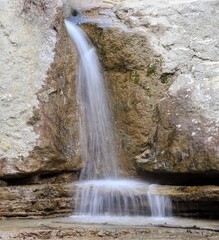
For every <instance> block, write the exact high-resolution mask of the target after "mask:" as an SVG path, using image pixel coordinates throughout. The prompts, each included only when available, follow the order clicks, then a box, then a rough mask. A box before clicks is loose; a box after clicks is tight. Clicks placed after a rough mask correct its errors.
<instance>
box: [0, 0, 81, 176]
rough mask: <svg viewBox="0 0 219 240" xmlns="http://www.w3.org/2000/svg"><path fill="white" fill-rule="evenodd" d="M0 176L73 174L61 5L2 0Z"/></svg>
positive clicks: (71, 104) (67, 49) (71, 65)
mask: <svg viewBox="0 0 219 240" xmlns="http://www.w3.org/2000/svg"><path fill="white" fill-rule="evenodd" d="M1 11H2V12H1V14H0V38H1V43H0V52H1V58H0V64H1V68H0V105H1V107H0V117H1V121H0V129H1V130H0V178H17V177H22V176H26V175H30V174H32V175H34V174H48V173H51V172H60V171H75V170H77V169H78V168H79V164H78V161H77V159H78V157H77V156H78V153H77V149H78V148H77V147H76V146H77V144H78V142H77V120H76V117H75V114H74V111H73V109H75V98H74V90H73V89H74V81H73V80H74V77H75V71H74V69H75V54H74V52H73V51H72V45H71V44H70V41H69V40H68V37H67V34H66V31H65V27H64V21H63V20H64V17H63V9H62V1H61V0H56V1H23V0H19V1H17V0H16V1H9V0H7V1H2V2H1Z"/></svg>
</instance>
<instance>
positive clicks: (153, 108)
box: [0, 0, 219, 179]
mask: <svg viewBox="0 0 219 240" xmlns="http://www.w3.org/2000/svg"><path fill="white" fill-rule="evenodd" d="M26 2H27V3H28V1H26ZM31 2H32V3H34V4H30V5H26V6H24V5H22V4H21V3H22V1H4V3H1V7H2V8H3V9H5V11H6V12H7V13H8V14H3V15H1V16H0V34H1V38H2V39H3V40H2V42H1V44H0V48H1V53H2V57H1V59H0V61H1V65H2V68H1V70H0V71H1V74H0V76H1V82H0V84H1V85H0V94H1V98H0V99H1V110H0V111H1V114H0V116H1V119H2V120H1V123H0V124H1V132H0V134H1V138H0V141H1V144H0V156H1V159H0V177H1V178H2V179H8V178H13V177H16V178H17V177H24V176H27V177H28V176H33V175H34V176H36V177H37V176H38V175H44V174H53V173H59V172H68V171H70V172H71V171H73V172H74V171H75V173H76V172H77V171H78V170H79V169H80V168H81V163H80V153H79V150H78V149H79V142H78V136H77V135H78V133H77V129H78V127H77V105H76V101H75V98H74V79H75V65H76V56H75V53H74V52H75V51H74V50H73V48H72V44H71V43H70V40H69V39H68V37H67V34H66V31H65V28H64V24H63V5H62V2H61V1H59V0H57V1H54V2H49V3H50V4H51V5H46V6H44V7H42V6H40V5H37V2H35V1H29V3H31ZM39 2H40V1H39ZM64 2H65V3H66V2H67V1H64ZM85 2H86V1H80V2H78V1H71V0H69V1H68V4H66V9H67V10H66V15H67V14H69V12H72V10H69V7H68V6H72V8H73V9H74V10H75V9H76V10H77V11H78V12H82V13H83V16H84V17H83V18H81V20H82V22H83V24H82V27H83V28H84V29H85V31H86V32H87V34H88V35H89V36H90V38H91V40H92V41H93V43H94V45H95V46H96V47H97V50H98V53H99V57H100V61H101V63H102V66H103V71H104V73H105V76H106V84H107V86H108V89H109V92H110V96H111V102H112V110H113V113H114V118H115V129H116V132H117V143H116V144H117V146H118V152H119V161H120V166H121V167H120V168H121V172H122V174H123V175H126V176H131V175H136V167H137V170H138V171H139V172H143V174H145V173H149V172H152V173H186V174H187V173H191V174H193V173H197V174H202V173H203V174H211V173H212V174H218V169H219V166H218V164H219V156H218V154H219V153H218V143H219V134H218V124H219V123H218V121H219V115H218V113H219V105H218V94H217V92H218V82H219V80H218V56H219V55H218V27H217V22H218V11H219V10H218V9H219V7H218V3H217V1H215V0H202V1H186V0H181V1H177V2H175V1H170V0H166V1H158V0H157V1H154V2H153V3H151V2H150V1H147V0H145V1H137V0H136V1H134V2H133V1H129V0H125V1H122V0H121V1H107V2H106V1H99V2H98V3H97V2H96V1H89V4H88V5H86V4H85ZM209 16H211V18H209Z"/></svg>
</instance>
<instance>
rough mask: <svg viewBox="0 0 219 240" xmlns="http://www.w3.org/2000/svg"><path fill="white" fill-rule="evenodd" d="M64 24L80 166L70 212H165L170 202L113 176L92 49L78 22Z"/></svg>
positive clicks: (108, 124) (109, 127)
mask: <svg viewBox="0 0 219 240" xmlns="http://www.w3.org/2000/svg"><path fill="white" fill-rule="evenodd" d="M65 24H66V27H67V31H68V33H69V35H70V37H71V39H72V40H73V42H74V43H75V45H76V48H77V50H78V54H79V61H78V70H77V71H78V74H77V101H78V105H79V116H80V147H81V156H82V160H83V164H84V168H83V169H82V171H81V176H80V179H81V180H83V181H81V182H79V183H78V187H77V193H76V207H75V209H76V214H82V215H86V216H89V215H92V216H95V215H106V214H107V215H111V214H113V215H120V216H122V215H150V214H151V215H152V216H156V217H164V216H167V215H168V216H169V215H171V201H170V200H168V198H167V197H165V196H163V197H161V198H160V197H159V196H152V195H151V194H150V192H149V191H148V189H149V184H147V183H143V182H140V181H135V180H125V179H121V178H119V173H118V166H117V156H116V150H115V145H114V142H115V141H114V134H113V124H112V121H111V120H112V116H111V115H110V110H109V103H108V96H107V93H106V89H105V85H104V79H103V76H102V74H101V67H100V64H99V61H98V57H97V54H96V50H95V48H94V46H93V45H92V43H91V42H90V40H89V39H88V37H87V36H86V34H85V33H84V32H83V31H82V30H81V29H80V28H79V27H78V26H76V25H75V24H73V23H72V22H71V21H69V20H66V21H65ZM159 199H160V200H159ZM154 200H155V202H154ZM161 204H162V206H161ZM149 205H150V206H149Z"/></svg>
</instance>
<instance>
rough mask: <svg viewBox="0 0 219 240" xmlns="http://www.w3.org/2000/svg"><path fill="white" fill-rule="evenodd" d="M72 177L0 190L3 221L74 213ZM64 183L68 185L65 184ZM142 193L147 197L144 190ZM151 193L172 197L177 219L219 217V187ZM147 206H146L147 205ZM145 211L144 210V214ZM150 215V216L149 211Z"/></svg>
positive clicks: (173, 188)
mask: <svg viewBox="0 0 219 240" xmlns="http://www.w3.org/2000/svg"><path fill="white" fill-rule="evenodd" d="M70 179H72V178H71V176H68V177H67V178H65V180H64V181H63V178H62V179H60V178H59V179H57V178H56V179H54V182H51V183H49V184H48V181H44V182H47V183H44V182H43V181H41V184H40V185H39V184H32V185H23V186H5V187H0V198H1V202H0V218H11V217H14V218H46V217H57V216H67V215H71V214H72V213H73V212H74V206H75V192H76V185H75V184H73V183H69V182H70ZM64 182H65V183H64ZM138 194H139V192H138ZM140 194H147V191H146V189H142V192H140ZM150 194H155V195H157V194H159V195H164V196H169V197H170V198H171V199H172V203H173V214H174V216H184V217H185V216H186V217H205V218H218V217H219V208H218V206H219V187H217V186H208V187H202V186H200V187H191V186H190V187H185V186H157V185H154V186H151V187H150ZM145 206H147V203H145ZM144 212H145V211H144ZM148 214H150V213H149V212H148Z"/></svg>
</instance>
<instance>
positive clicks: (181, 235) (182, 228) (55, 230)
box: [0, 218, 219, 240]
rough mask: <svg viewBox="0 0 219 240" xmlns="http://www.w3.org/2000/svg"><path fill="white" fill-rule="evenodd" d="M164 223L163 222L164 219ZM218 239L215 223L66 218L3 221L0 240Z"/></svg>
mask: <svg viewBox="0 0 219 240" xmlns="http://www.w3.org/2000/svg"><path fill="white" fill-rule="evenodd" d="M163 221H164V220H163ZM218 237H219V232H218V224H217V222H216V221H211V222H209V221H200V220H199V221H197V220H196V221H192V220H191V219H186V221H184V222H183V221H182V220H180V219H177V220H175V221H174V223H170V224H168V223H166V222H165V223H164V224H158V223H156V222H155V223H151V222H150V220H149V221H148V222H144V223H143V226H142V225H141V226H133V225H132V224H131V225H130V226H123V224H122V223H120V224H115V223H113V225H106V224H102V225H101V224H92V225H81V224H77V223H75V222H73V221H71V219H67V218H51V219H40V220H29V219H28V220H3V221H1V222H0V239H28V240H32V239H41V240H42V239H59V240H60V239H65V240H66V239H68V240H78V239H81V240H87V239H92V240H100V239H104V240H112V239H121V240H122V239H123V240H139V239H148V240H154V239H162V240H169V239H179V240H197V239H199V240H206V239H208V240H217V239H218Z"/></svg>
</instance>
